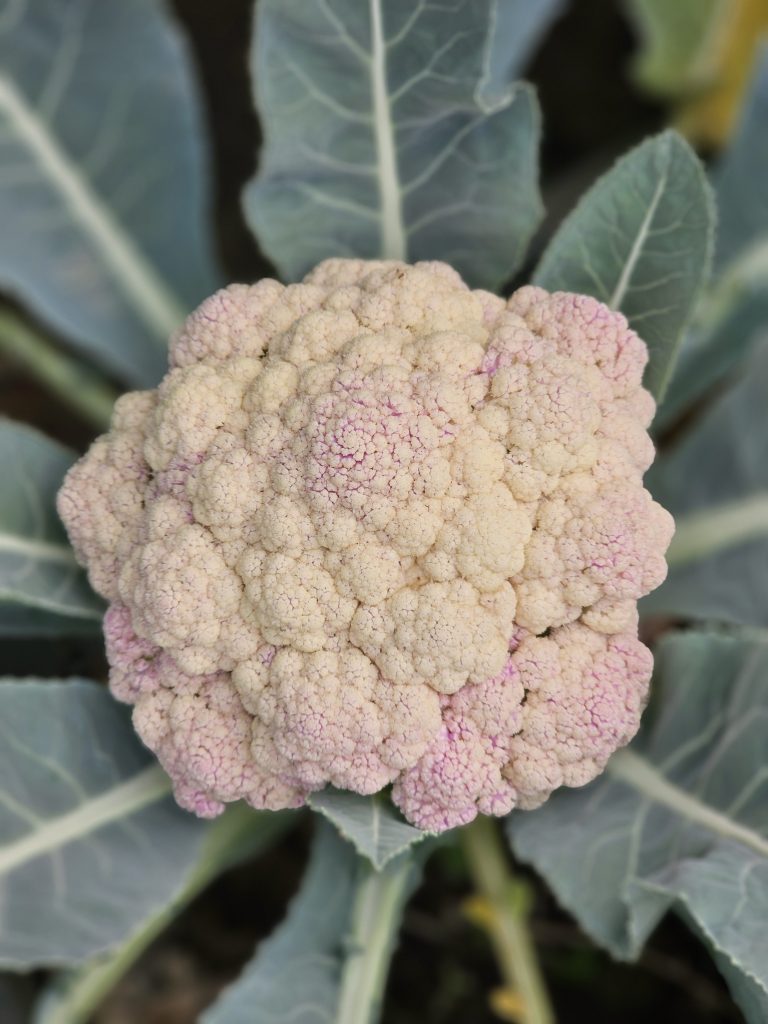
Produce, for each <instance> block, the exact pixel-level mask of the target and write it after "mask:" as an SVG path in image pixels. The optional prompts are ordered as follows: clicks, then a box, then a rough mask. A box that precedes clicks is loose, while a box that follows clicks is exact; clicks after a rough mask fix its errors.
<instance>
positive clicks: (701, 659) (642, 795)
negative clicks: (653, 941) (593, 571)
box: [508, 633, 768, 1019]
mask: <svg viewBox="0 0 768 1024" xmlns="http://www.w3.org/2000/svg"><path fill="white" fill-rule="evenodd" d="M656 687H657V690H658V691H659V692H660V694H661V699H660V700H659V702H658V706H657V708H656V716H655V717H653V718H652V719H651V722H650V726H649V728H648V729H647V731H646V733H645V735H644V736H642V737H641V739H640V740H639V741H638V742H636V744H635V745H634V747H633V748H632V749H631V750H630V751H629V752H627V751H623V752H619V753H618V754H616V755H615V756H614V758H613V759H612V760H611V761H610V762H609V765H608V770H607V772H606V774H605V775H603V776H602V778H600V779H599V780H597V781H596V782H594V783H593V784H592V785H590V786H587V787H585V788H584V789H580V790H561V791H560V792H559V793H557V794H556V795H555V796H554V797H552V798H551V799H550V800H549V801H548V802H547V803H546V804H545V805H544V806H543V807H542V808H540V809H539V810H537V811H532V812H527V813H525V812H520V813H514V812H513V813H512V815H511V816H510V817H509V819H508V827H509V835H510V838H511V840H512V845H513V847H514V850H515V853H516V854H517V856H518V857H520V858H521V859H522V860H524V861H526V862H529V863H531V864H533V865H534V866H535V867H536V868H537V869H538V870H539V871H540V872H541V873H542V875H543V876H544V877H545V879H546V880H547V882H548V883H549V884H550V886H551V887H552V889H553V890H554V892H555V894H556V896H557V897H558V899H559V900H560V902H561V903H562V904H563V905H564V906H565V907H566V908H567V909H568V910H570V911H571V912H572V913H573V914H574V915H575V916H576V917H577V918H578V920H579V922H580V924H581V925H582V926H583V927H584V929H585V930H586V931H587V932H588V933H589V934H590V935H591V936H592V937H593V938H594V939H595V940H596V941H597V942H599V943H600V944H601V945H603V946H605V947H606V948H607V949H609V950H610V951H611V952H612V953H613V954H614V955H615V956H618V957H623V958H634V957H636V956H638V954H639V953H640V951H641V949H642V947H643V945H644V943H645V941H646V940H647V938H648V936H649V935H650V933H651V932H652V931H653V929H654V928H655V926H656V924H657V923H658V922H659V920H660V919H661V917H662V916H663V915H664V913H665V912H666V911H667V910H668V909H669V908H676V909H679V910H680V911H681V912H682V913H683V915H684V916H686V917H688V918H690V919H691V920H692V921H693V922H694V923H695V926H696V929H697V930H698V931H699V932H700V933H701V934H702V936H703V937H704V938H705V939H706V941H707V942H708V943H709V944H710V946H711V947H712V949H713V950H714V951H715V953H716V954H717V956H718V958H720V960H721V962H722V958H727V959H728V960H729V961H730V963H731V965H732V968H733V972H734V973H735V974H738V975H739V976H740V977H741V978H743V979H744V985H745V986H748V987H749V988H750V990H751V991H752V993H753V995H756V998H757V997H759V999H760V1000H762V1001H763V1002H764V1000H765V998H766V996H767V995H768V929H766V927H765V922H766V920H767V919H768V774H766V772H765V764H766V762H767V761H768V728H766V725H767V724H768V641H766V639H765V636H759V637H749V636H740V635H727V634H722V635H720V634H708V633H688V634H678V635H676V636H671V637H669V638H667V639H666V640H665V641H664V642H663V643H662V644H661V647H660V651H659V654H658V657H657V670H656ZM731 983H732V986H733V990H734V994H735V995H736V996H737V997H738V996H739V994H740V989H741V984H740V983H737V984H733V980H732V979H731ZM742 995H743V993H742ZM753 1019H755V1018H753Z"/></svg>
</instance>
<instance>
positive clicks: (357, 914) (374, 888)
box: [335, 854, 414, 1024]
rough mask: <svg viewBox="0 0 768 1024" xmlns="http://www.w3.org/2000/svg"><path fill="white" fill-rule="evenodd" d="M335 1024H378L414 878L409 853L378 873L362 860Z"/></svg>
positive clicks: (412, 863) (411, 859)
mask: <svg viewBox="0 0 768 1024" xmlns="http://www.w3.org/2000/svg"><path fill="white" fill-rule="evenodd" d="M358 871H359V874H358V882H357V886H356V895H355V901H354V904H353V906H352V915H351V920H350V936H349V940H348V947H347V958H346V961H345V963H344V968H343V970H342V976H341V989H340V993H339V1005H338V1010H337V1013H336V1018H335V1024H373V1022H374V1021H376V1020H378V1011H379V1008H380V1006H381V1000H382V996H383V992H384V983H385V982H386V980H387V973H388V971H389V962H390V958H391V953H392V946H393V944H394V941H395V937H396V935H397V930H398V927H399V925H400V914H401V911H402V909H403V905H404V904H405V901H406V898H407V896H408V893H409V891H410V886H411V882H412V880H413V877H414V861H413V858H412V856H411V855H410V854H404V855H402V856H400V857H398V858H397V859H396V860H394V861H392V862H391V863H390V864H388V865H387V867H386V868H384V869H383V870H382V871H376V870H375V868H373V866H372V865H371V864H369V863H368V862H367V861H366V862H363V861H361V863H360V866H359V869H358Z"/></svg>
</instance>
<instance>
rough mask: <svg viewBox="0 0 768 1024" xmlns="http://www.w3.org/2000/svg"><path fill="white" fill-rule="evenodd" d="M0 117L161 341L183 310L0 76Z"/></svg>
mask: <svg viewBox="0 0 768 1024" xmlns="http://www.w3.org/2000/svg"><path fill="white" fill-rule="evenodd" d="M0 111H5V113H6V114H7V116H8V119H9V121H10V122H11V125H12V127H13V129H14V131H15V132H16V133H17V135H18V136H19V137H20V138H21V139H22V141H23V142H24V144H25V145H26V146H27V148H28V149H29V151H30V153H31V154H32V157H33V159H34V161H35V163H36V164H37V165H38V166H39V167H40V169H41V170H42V172H43V174H44V176H45V178H46V180H48V181H49V182H50V183H51V185H52V187H53V188H54V189H55V191H56V192H57V193H58V194H59V195H60V196H61V198H62V199H63V201H64V203H65V204H66V206H67V208H68V209H69V211H70V213H71V214H72V217H73V219H74V220H75V221H76V222H77V224H79V226H80V228H81V229H82V231H83V232H84V233H85V234H86V235H87V236H88V237H89V238H90V239H91V241H92V242H93V244H94V245H95V246H96V248H97V249H98V251H99V253H100V254H101V256H102V258H103V260H104V263H105V265H106V266H107V267H108V268H109V271H110V273H111V275H112V277H113V278H114V281H115V284H116V285H117V287H118V288H119V290H120V291H122V292H123V293H124V294H125V295H126V296H127V298H128V299H129V300H130V301H131V303H132V305H133V306H134V308H135V309H136V312H137V314H138V315H139V317H140V318H141V319H142V320H143V322H144V323H145V324H146V325H147V327H148V328H149V329H150V330H151V332H152V333H153V334H155V335H157V336H158V337H159V338H161V339H163V340H165V339H166V338H167V337H168V335H169V334H171V333H172V332H173V331H174V330H175V329H176V328H177V327H178V325H179V323H181V321H182V320H183V319H184V316H185V310H184V308H183V306H182V305H181V304H180V303H179V301H178V300H177V299H176V297H175V296H174V295H173V294H172V293H171V292H170V291H169V289H168V288H167V287H166V286H165V285H164V284H163V283H162V282H161V281H160V280H158V277H157V275H156V274H155V272H154V271H153V269H152V267H151V266H150V264H149V263H148V262H147V260H146V259H145V258H144V256H143V255H142V254H141V252H140V251H139V250H138V248H137V247H136V245H135V244H134V242H133V241H132V240H131V238H129V237H128V236H127V235H126V234H125V232H124V231H123V229H122V228H121V227H120V225H119V224H118V222H117V221H116V220H115V218H114V217H113V216H112V214H111V213H110V212H109V210H108V209H107V208H106V206H104V204H103V203H102V201H101V200H100V199H99V197H98V196H97V195H96V194H95V193H94V191H93V190H92V188H91V187H90V185H89V184H88V182H87V181H86V180H85V179H84V178H83V177H82V175H81V174H80V173H79V171H78V169H77V167H76V166H75V165H74V164H73V163H72V161H71V160H70V159H69V157H68V156H67V155H66V153H64V152H63V150H62V149H61V148H60V147H59V146H58V145H57V144H56V141H55V139H54V138H53V137H52V136H51V134H50V132H48V131H47V130H46V125H45V123H44V122H43V121H42V119H41V118H40V117H39V116H38V114H37V113H36V111H35V110H34V109H33V108H32V107H31V106H30V105H29V104H28V103H27V102H26V100H25V99H24V97H23V96H22V95H21V94H20V93H19V91H18V90H17V89H16V87H15V85H14V84H13V82H11V81H10V80H9V79H7V78H5V77H3V76H2V75H0Z"/></svg>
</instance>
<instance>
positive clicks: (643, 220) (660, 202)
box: [534, 132, 714, 399]
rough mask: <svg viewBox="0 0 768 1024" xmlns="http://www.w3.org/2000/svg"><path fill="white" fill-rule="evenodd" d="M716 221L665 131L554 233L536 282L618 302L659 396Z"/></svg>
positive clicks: (679, 147)
mask: <svg viewBox="0 0 768 1024" xmlns="http://www.w3.org/2000/svg"><path fill="white" fill-rule="evenodd" d="M713 221H714V214H713V207H712V199H711V195H710V190H709V186H708V185H707V182H706V180H705V178H704V172H703V170H702V167H701V164H700V162H699V160H698V158H697V157H696V154H695V153H694V152H693V150H692V149H691V148H690V146H688V144H687V143H686V142H684V141H683V139H681V138H680V136H679V135H676V134H675V133H674V132H664V133H663V134H662V135H659V136H656V137H655V138H651V139H648V140H647V141H646V142H643V143H641V145H639V146H638V147H637V148H636V149H633V150H632V151H631V152H630V153H628V154H627V155H626V156H625V157H623V158H622V159H621V160H619V162H618V163H617V164H616V165H615V167H613V168H612V170H610V171H609V172H608V173H607V174H605V175H604V176H603V177H602V178H600V180H599V181H598V182H597V183H596V184H595V185H594V186H593V187H592V188H591V189H590V190H589V192H587V193H586V195H585V196H584V197H583V198H582V200H581V202H580V203H579V204H578V206H577V207H576V209H575V210H574V211H573V212H572V213H571V214H570V216H569V217H567V218H566V220H565V221H564V222H563V224H562V226H561V227H560V229H559V231H558V232H557V234H556V235H555V237H554V238H553V239H552V241H551V242H550V244H549V246H548V248H547V250H546V252H545V253H544V256H543V257H542V259H541V262H540V264H539V266H538V267H537V269H536V272H535V274H534V283H535V284H538V285H541V286H542V287H543V288H547V289H548V290H549V291H571V292H581V293H582V294H587V295H594V296H595V298H597V299H600V300H601V301H602V302H605V303H606V304H607V305H609V306H611V307H612V308H613V309H620V310H621V311H622V313H624V314H625V316H626V317H627V319H628V320H629V323H630V325H631V326H632V327H633V328H634V329H635V330H636V331H637V332H638V334H639V335H640V336H641V337H642V338H643V340H644V341H645V342H646V344H647V345H648V349H649V352H650V363H649V365H648V369H647V370H646V375H645V384H646V387H648V388H649V390H650V391H651V392H652V393H653V394H654V395H655V396H656V398H657V399H658V398H659V397H660V396H661V395H663V393H664V389H665V388H666V386H667V383H668V381H669V378H670V376H671V373H672V369H673V367H674V362H675V359H676V356H677V350H678V346H679V344H680V339H681V336H682V332H683V329H684V328H685V325H686V323H687V322H688V319H689V317H690V315H691V312H692V310H693V307H694V304H695V302H696V299H697V298H698V295H699V293H700V291H701V287H702V285H703V283H704V280H705V277H706V275H707V272H708V269H709V263H710V257H711V249H712V236H713Z"/></svg>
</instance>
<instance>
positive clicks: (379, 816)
mask: <svg viewBox="0 0 768 1024" xmlns="http://www.w3.org/2000/svg"><path fill="white" fill-rule="evenodd" d="M308 803H309V806H310V807H311V808H312V809H313V810H314V811H319V812H320V814H323V815H325V817H326V818H328V820H329V821H331V822H333V824H334V825H335V826H336V828H337V829H338V830H339V832H341V834H342V835H343V836H344V838H345V839H348V840H349V841H350V843H352V845H353V846H354V847H355V849H356V850H357V852H358V853H359V854H360V855H361V856H362V857H366V858H367V859H368V860H369V861H370V862H371V863H372V864H373V866H374V867H375V868H376V870H377V871H380V870H381V869H382V868H383V867H384V866H385V865H386V864H388V863H389V861H391V860H392V858H393V857H396V856H397V855H398V854H400V853H403V851H404V850H407V849H408V847H409V846H413V844H414V843H419V842H421V840H422V839H425V838H426V836H427V833H426V832H422V831H421V829H418V828H414V827H413V825H409V824H408V823H407V822H406V821H403V818H402V816H401V815H400V814H399V813H398V811H397V810H396V809H395V808H394V807H393V806H392V804H391V802H390V801H389V799H384V798H381V797H379V796H378V795H374V796H360V794H359V793H349V792H346V791H345V790H340V789H333V787H329V788H328V789H324V790H323V791H322V792H321V793H313V794H312V796H310V798H309V800H308Z"/></svg>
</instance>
